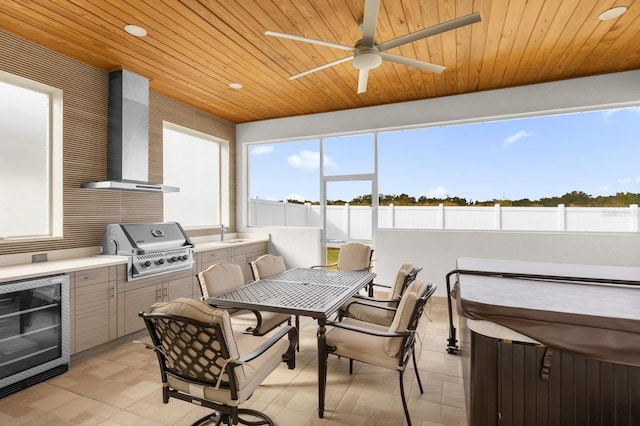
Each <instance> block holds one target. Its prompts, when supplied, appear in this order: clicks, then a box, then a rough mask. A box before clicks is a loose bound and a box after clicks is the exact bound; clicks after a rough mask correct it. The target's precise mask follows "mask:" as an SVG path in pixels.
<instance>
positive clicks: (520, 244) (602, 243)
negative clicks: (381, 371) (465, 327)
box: [374, 229, 640, 296]
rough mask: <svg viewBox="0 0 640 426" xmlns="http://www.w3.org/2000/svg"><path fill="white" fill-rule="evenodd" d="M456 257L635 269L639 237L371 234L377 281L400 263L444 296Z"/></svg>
mask: <svg viewBox="0 0 640 426" xmlns="http://www.w3.org/2000/svg"><path fill="white" fill-rule="evenodd" d="M459 257H477V258H488V259H491V258H494V259H513V260H530V261H540V262H556V263H579V264H593V265H616V266H640V235H638V234H614V233H574V232H506V231H453V230H408V229H407V230H398V229H396V230H393V229H380V230H378V231H377V232H376V245H375V252H374V258H375V259H376V261H375V272H376V274H377V275H378V278H377V279H376V281H378V282H382V283H389V282H391V280H392V279H393V277H394V276H395V274H396V272H397V270H398V268H399V267H400V265H402V264H403V263H405V262H412V263H414V264H415V265H417V266H422V267H423V269H422V272H420V275H419V276H418V277H419V278H420V279H422V280H425V281H429V282H433V283H434V284H436V285H437V286H438V290H437V291H436V295H438V296H445V295H446V291H445V289H446V281H445V276H446V274H447V273H448V272H450V271H451V270H453V269H455V268H456V259H457V258H459Z"/></svg>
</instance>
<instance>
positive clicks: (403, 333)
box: [327, 321, 413, 337]
mask: <svg viewBox="0 0 640 426" xmlns="http://www.w3.org/2000/svg"><path fill="white" fill-rule="evenodd" d="M327 325H331V326H333V327H337V328H343V329H345V330H350V331H355V332H356V333H364V334H369V335H371V336H379V337H406V336H411V335H412V334H413V333H412V332H411V331H377V330H371V329H369V328H364V327H357V326H355V325H350V324H345V323H342V322H336V321H327Z"/></svg>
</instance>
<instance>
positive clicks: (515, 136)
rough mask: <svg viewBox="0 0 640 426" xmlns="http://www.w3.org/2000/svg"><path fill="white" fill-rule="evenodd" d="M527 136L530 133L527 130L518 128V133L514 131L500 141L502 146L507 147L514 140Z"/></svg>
mask: <svg viewBox="0 0 640 426" xmlns="http://www.w3.org/2000/svg"><path fill="white" fill-rule="evenodd" d="M528 136H531V133H529V132H527V131H526V130H520V131H519V132H518V133H514V134H513V135H511V136H509V137H507V138H506V139H505V140H504V141H503V142H502V146H503V147H504V148H507V147H508V146H509V145H511V144H513V143H515V142H516V141H518V140H520V139H522V138H526V137H528Z"/></svg>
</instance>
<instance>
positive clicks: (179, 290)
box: [163, 277, 193, 302]
mask: <svg viewBox="0 0 640 426" xmlns="http://www.w3.org/2000/svg"><path fill="white" fill-rule="evenodd" d="M165 289H166V291H165V294H164V298H163V300H165V301H167V302H169V301H171V300H175V299H177V298H179V297H187V298H189V299H193V277H184V278H180V279H177V280H173V281H169V282H168V283H166V284H165Z"/></svg>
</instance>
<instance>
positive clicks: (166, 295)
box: [162, 287, 169, 299]
mask: <svg viewBox="0 0 640 426" xmlns="http://www.w3.org/2000/svg"><path fill="white" fill-rule="evenodd" d="M162 292H163V297H164V298H165V299H167V298H168V297H169V289H168V288H167V287H165V288H164V289H163V290H162Z"/></svg>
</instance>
